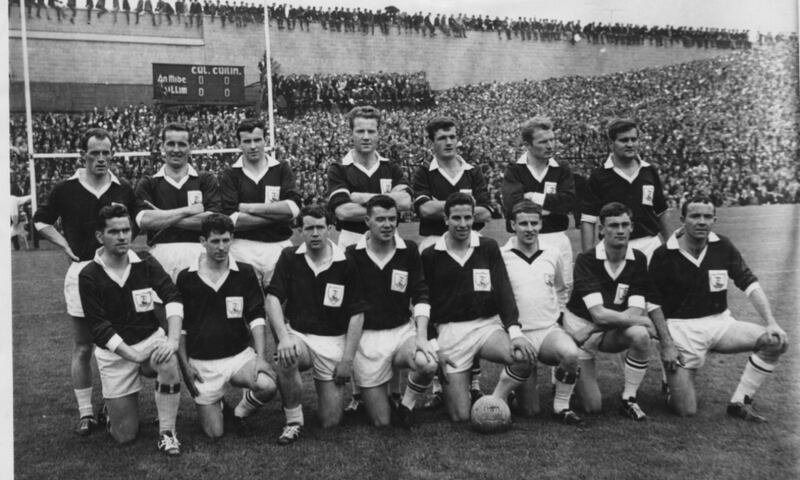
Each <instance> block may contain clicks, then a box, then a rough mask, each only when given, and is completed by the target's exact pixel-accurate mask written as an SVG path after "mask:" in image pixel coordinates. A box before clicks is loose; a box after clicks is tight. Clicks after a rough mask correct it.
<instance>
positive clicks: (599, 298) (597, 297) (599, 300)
mask: <svg viewBox="0 0 800 480" xmlns="http://www.w3.org/2000/svg"><path fill="white" fill-rule="evenodd" d="M583 303H584V304H586V308H592V307H596V306H598V305H601V306H602V305H603V295H602V294H601V293H598V292H595V293H590V294H589V295H586V296H585V297H583Z"/></svg>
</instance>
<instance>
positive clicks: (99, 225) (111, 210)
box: [94, 203, 131, 232]
mask: <svg viewBox="0 0 800 480" xmlns="http://www.w3.org/2000/svg"><path fill="white" fill-rule="evenodd" d="M120 217H125V218H127V219H128V221H130V219H131V216H130V214H129V213H128V209H127V208H125V205H123V204H121V203H112V204H111V205H106V206H105V207H103V208H101V209H100V211H99V212H97V219H96V221H95V225H94V226H95V230H96V231H98V232H102V231H104V230H105V229H106V225H107V222H108V220H110V219H112V218H120Z"/></svg>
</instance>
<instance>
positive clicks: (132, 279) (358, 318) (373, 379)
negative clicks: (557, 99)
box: [79, 193, 787, 455]
mask: <svg viewBox="0 0 800 480" xmlns="http://www.w3.org/2000/svg"><path fill="white" fill-rule="evenodd" d="M474 208H475V203H474V200H473V199H472V197H471V196H470V195H468V194H464V193H453V194H451V195H450V196H449V197H448V198H447V200H446V204H445V208H444V210H445V223H446V224H447V232H446V233H445V235H443V236H442V237H441V238H440V239H439V240H438V241H437V242H436V243H435V244H433V245H431V246H429V247H428V248H426V249H424V250H423V251H422V253H419V251H418V247H417V245H416V244H415V243H414V242H413V241H410V240H405V239H403V238H401V237H400V236H399V235H398V233H397V222H398V211H397V207H396V205H395V201H394V200H393V199H392V198H390V197H389V196H385V195H378V196H375V197H373V198H372V199H371V200H370V201H369V202H367V204H366V210H367V215H366V218H365V222H366V224H367V227H368V232H367V233H366V235H364V236H363V237H362V239H361V240H360V241H359V242H358V243H356V244H355V245H352V246H350V247H348V248H347V250H346V251H343V250H341V249H340V248H339V247H338V246H337V245H336V244H334V243H333V242H332V241H330V240H329V238H328V237H329V234H330V233H331V230H332V225H331V222H330V219H329V216H328V215H329V214H328V212H327V211H326V210H325V209H323V208H322V207H317V206H310V207H305V208H304V209H302V211H301V212H300V215H299V216H298V224H299V225H298V227H299V230H300V235H301V236H302V240H303V243H302V244H300V245H299V246H292V247H287V248H285V249H284V250H283V252H282V253H281V254H280V258H279V260H278V263H277V265H276V268H275V272H274V274H273V276H272V279H271V281H270V283H269V285H268V287H267V288H266V298H265V297H264V295H263V291H262V289H261V286H260V285H259V281H258V280H257V277H256V274H255V273H254V270H253V268H252V267H251V266H250V265H248V264H245V263H241V262H236V261H234V260H233V259H232V258H231V256H230V253H229V251H230V246H231V243H232V240H233V223H232V221H231V219H230V218H229V217H228V216H225V215H222V214H212V215H210V216H208V217H207V218H205V219H204V220H203V222H202V226H201V233H200V236H199V240H200V244H201V245H202V247H203V253H202V254H201V255H200V256H199V258H197V260H196V262H194V263H193V264H192V265H191V266H190V267H189V268H188V269H185V270H183V271H182V272H180V273H179V274H178V276H177V280H176V282H173V281H172V280H171V279H170V277H169V275H168V274H167V273H165V271H164V269H163V268H162V267H161V265H160V264H159V263H158V262H157V261H156V260H155V259H154V258H153V257H151V256H149V255H147V254H137V253H134V252H133V250H131V249H130V246H131V245H130V242H131V232H132V229H131V220H130V218H129V216H128V212H127V210H126V208H125V207H124V206H122V205H118V204H116V205H111V206H107V207H104V208H102V209H101V211H100V215H99V218H98V222H97V225H96V236H97V239H98V241H99V242H100V243H101V244H102V247H101V248H100V249H98V251H97V253H96V255H95V257H94V260H93V261H92V262H90V263H89V264H88V265H87V266H86V267H84V268H83V270H81V272H80V274H79V290H80V296H81V301H82V304H83V308H84V312H85V318H86V321H87V322H88V324H89V326H90V329H91V331H92V335H93V338H94V342H95V343H96V344H97V345H98V346H99V347H101V348H97V350H96V357H97V362H98V367H99V371H100V376H101V381H102V386H103V396H104V398H105V400H106V408H107V410H106V412H107V413H106V418H107V423H108V429H109V432H110V433H111V435H112V437H113V438H114V439H115V440H117V441H119V442H126V441H130V440H132V439H134V438H135V437H136V434H137V430H138V425H139V420H138V414H137V401H138V400H137V397H138V393H137V392H138V391H139V390H140V389H141V385H140V377H141V376H142V375H143V376H146V377H153V376H154V377H156V387H155V403H156V408H157V410H158V420H159V424H160V429H161V430H162V431H165V432H168V433H169V435H168V436H169V437H170V438H171V439H172V440H174V442H173V444H171V445H167V448H162V450H164V451H165V452H166V453H168V454H173V455H175V454H178V453H179V451H180V450H179V443H178V442H177V438H176V435H175V419H176V417H177V412H178V405H179V402H180V400H179V399H180V378H181V372H180V370H181V368H180V367H183V377H184V381H185V382H187V385H188V386H190V387H193V388H190V390H192V394H193V396H194V400H195V403H196V404H197V408H198V417H199V421H200V424H201V426H202V429H203V431H204V432H205V433H206V434H207V435H208V436H210V437H219V436H221V435H222V434H223V425H224V420H225V418H226V415H225V414H228V415H227V417H228V418H229V419H231V420H233V421H234V422H235V423H236V426H237V427H238V428H239V429H244V428H245V426H246V425H245V423H244V420H243V419H244V418H245V417H247V416H248V415H249V414H251V413H252V412H254V411H255V410H256V409H258V407H260V406H261V405H263V404H264V403H265V402H267V401H269V400H270V399H271V398H272V397H274V396H275V394H276V392H277V390H278V389H279V388H280V391H281V393H282V399H283V408H284V412H285V415H286V426H285V428H284V430H283V432H282V434H281V435H280V437H279V439H278V443H279V444H289V443H292V442H294V441H295V440H297V439H298V438H299V437H300V435H301V432H302V429H303V425H304V417H303V410H302V405H301V402H300V400H301V396H302V391H303V386H302V383H301V377H300V371H304V370H309V369H310V370H312V372H313V378H314V383H315V387H316V392H317V413H318V416H319V420H320V423H321V425H322V426H323V427H330V426H334V425H336V424H338V423H339V422H340V420H341V418H342V411H343V408H342V407H343V397H344V384H345V383H346V382H347V381H348V380H349V379H350V378H351V376H352V378H353V379H354V381H355V383H356V385H358V387H360V388H361V392H362V396H363V399H364V401H365V404H366V409H367V413H368V416H369V418H370V420H371V422H372V423H373V424H374V425H376V426H385V425H389V424H390V423H391V422H392V421H395V422H397V423H399V424H401V425H403V426H405V427H411V426H413V425H414V423H415V420H414V409H415V407H416V406H417V404H418V402H419V400H420V398H421V397H422V396H423V394H424V392H425V391H426V389H427V388H428V386H429V385H430V383H431V381H432V379H433V377H434V375H435V374H436V372H437V368H439V367H441V368H440V369H439V375H440V377H441V380H443V382H442V383H443V388H444V390H443V393H444V400H445V406H446V409H447V412H448V415H449V416H450V418H451V419H452V420H453V421H465V420H468V419H469V415H470V405H471V398H470V392H469V388H470V369H471V367H472V365H473V361H474V359H475V358H480V359H485V360H489V361H492V362H496V363H500V364H503V365H505V367H504V369H503V370H502V371H501V373H500V376H499V379H498V381H497V385H496V387H495V389H494V392H493V393H492V395H494V396H496V397H498V398H500V399H503V400H505V401H508V399H509V398H515V400H514V402H515V403H516V404H517V406H518V409H519V411H520V412H522V413H525V414H529V415H532V414H535V413H537V411H538V402H537V400H536V391H535V385H534V383H533V381H528V379H529V378H531V374H532V372H533V371H534V369H535V365H536V363H537V361H538V362H541V363H544V364H547V365H552V366H554V367H555V371H554V387H555V388H554V390H555V394H554V399H553V415H554V416H555V417H557V418H558V419H559V420H560V421H562V422H564V423H566V424H581V423H582V419H581V418H580V417H579V416H578V415H577V414H576V412H574V411H573V409H572V408H571V407H570V398H571V396H572V394H573V390H577V393H578V398H579V401H580V404H581V405H582V407H583V410H584V411H586V412H588V413H593V412H598V411H600V410H601V394H600V391H599V387H598V382H597V371H596V367H595V363H594V359H595V357H596V354H597V352H611V353H614V352H623V351H626V352H627V353H626V355H625V360H624V388H623V393H622V400H621V403H620V408H621V411H622V412H623V413H624V414H626V415H627V416H629V417H630V418H632V419H634V420H643V419H645V418H646V415H645V413H644V412H643V411H642V409H641V407H640V406H639V404H638V403H637V401H636V397H637V391H638V388H639V386H640V385H641V383H642V380H643V378H644V376H645V373H646V370H647V366H648V362H649V358H650V344H651V339H657V340H658V344H659V346H660V352H661V358H662V361H663V366H664V372H665V376H666V383H665V393H666V394H667V396H668V402H669V404H670V405H671V406H672V407H673V408H674V410H675V411H676V412H677V413H678V414H680V415H692V414H694V413H695V411H696V400H695V393H694V378H695V375H696V372H697V370H698V369H699V368H700V367H701V366H702V365H703V363H704V360H705V356H706V354H707V353H708V352H709V351H715V352H721V353H736V352H743V351H754V353H753V354H752V355H751V356H750V359H749V361H748V364H747V366H746V367H745V370H744V373H743V374H742V377H741V380H740V383H739V385H738V386H737V388H736V391H735V393H734V394H733V397H732V398H731V402H730V404H729V406H728V410H727V412H728V414H729V415H732V416H735V417H739V418H743V419H746V420H755V421H763V417H761V416H759V415H758V414H757V413H756V412H755V411H754V410H753V407H752V398H753V395H754V393H755V392H756V390H757V389H758V387H759V386H760V384H761V383H762V382H763V380H764V379H765V378H766V377H767V376H769V374H771V372H772V371H773V369H774V366H775V364H776V362H777V360H778V357H779V356H780V355H781V354H782V353H783V352H784V351H785V350H786V347H787V338H786V334H785V333H784V332H783V330H781V328H780V327H779V326H778V325H777V323H776V322H775V319H774V318H773V316H772V313H771V310H770V307H769V304H768V302H767V299H766V296H765V295H764V293H763V291H762V290H761V289H760V287H759V286H758V283H757V281H756V278H755V276H754V275H753V274H752V273H751V271H750V270H749V268H748V267H747V265H746V264H745V262H744V260H743V259H742V258H741V255H740V254H739V252H738V251H737V250H736V248H735V247H734V246H733V245H732V244H731V242H730V241H729V240H728V239H727V238H725V237H723V236H721V235H717V234H715V233H713V232H712V231H711V226H712V225H713V223H714V221H715V219H716V217H715V209H714V206H713V204H712V203H711V202H710V200H708V199H706V198H702V197H697V198H693V199H690V200H689V201H688V202H686V204H685V205H684V206H683V209H682V212H681V213H682V222H683V226H682V228H681V229H679V231H678V232H676V233H675V234H673V235H672V237H670V238H669V239H668V241H667V242H666V244H665V245H663V246H662V247H660V248H659V249H657V250H656V251H655V253H654V255H653V258H652V260H651V262H650V267H649V271H648V264H647V259H646V257H645V255H644V254H643V253H641V252H640V251H638V250H635V249H633V248H629V247H628V240H629V235H630V232H631V229H632V222H633V221H634V219H632V218H631V213H630V210H629V209H628V208H627V207H625V206H624V205H622V204H619V203H610V204H607V205H605V206H604V207H603V209H602V211H601V212H600V216H599V223H600V226H601V233H602V235H603V240H602V241H601V242H600V243H599V244H598V245H597V246H596V247H595V248H593V249H591V250H589V251H586V252H584V253H581V254H580V255H578V257H577V259H576V261H575V268H574V288H573V291H572V293H571V296H570V297H569V299H567V298H566V296H565V291H566V287H565V283H564V280H563V278H562V268H561V259H560V256H559V253H558V251H555V250H550V249H547V248H545V249H541V248H540V245H539V241H538V232H539V229H540V228H541V220H542V209H541V206H539V205H537V204H535V203H533V202H531V201H530V200H523V201H521V202H519V203H517V204H516V205H515V206H514V207H513V210H512V215H511V218H510V221H511V226H512V228H513V231H514V232H515V235H514V236H512V237H511V238H510V240H509V241H508V243H507V244H506V245H504V246H502V247H500V246H498V244H497V243H496V242H495V241H494V240H492V239H489V238H486V237H482V236H480V235H479V234H477V233H476V232H474V231H473V230H472V223H473V219H474ZM728 278H731V279H732V280H733V281H734V283H735V284H736V286H737V287H739V288H740V289H742V290H744V291H745V292H746V293H747V295H748V297H749V299H750V300H751V302H752V304H753V305H754V307H755V309H756V310H757V311H758V313H759V315H760V316H761V317H762V318H763V319H764V320H765V322H766V324H767V326H766V327H761V326H758V325H756V324H754V323H750V322H739V321H736V320H734V319H733V317H732V316H731V314H730V312H729V311H728V309H727V303H726V302H727V300H726V295H727V283H728ZM157 304H161V305H163V309H164V311H165V314H166V324H167V332H166V333H165V332H164V330H163V329H162V328H161V327H160V322H159V319H158V316H157V315H156V312H157V310H158V309H159V307H158V306H157ZM267 323H269V326H270V327H271V329H272V331H273V333H274V335H275V338H276V343H277V351H276V352H275V354H274V359H275V363H274V365H273V364H272V363H270V362H268V361H267V359H268V352H267V347H266V346H267ZM173 352H177V354H173ZM397 369H409V372H410V373H409V375H408V378H407V384H406V388H405V392H404V394H403V395H402V397H401V398H400V399H399V401H398V402H397V403H396V404H395V403H394V402H392V401H391V399H390V397H389V395H388V390H387V384H388V382H389V380H390V379H391V377H392V375H393V371H396V370H397ZM534 377H535V375H534ZM228 385H233V386H236V387H241V388H244V389H245V393H244V395H243V397H242V400H241V402H240V403H239V404H238V405H237V406H236V407H235V409H232V410H233V411H229V412H228V411H226V410H227V409H226V408H225V404H224V402H223V401H222V399H223V396H224V394H225V391H226V388H227V386H228ZM169 441H170V439H168V440H167V442H168V443H169ZM170 447H173V448H170Z"/></svg>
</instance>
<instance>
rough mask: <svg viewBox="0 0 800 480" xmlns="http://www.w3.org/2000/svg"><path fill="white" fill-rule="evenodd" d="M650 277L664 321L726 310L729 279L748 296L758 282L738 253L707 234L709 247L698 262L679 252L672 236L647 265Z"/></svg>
mask: <svg viewBox="0 0 800 480" xmlns="http://www.w3.org/2000/svg"><path fill="white" fill-rule="evenodd" d="M650 275H651V276H652V278H653V284H654V286H655V290H656V293H657V295H656V296H655V299H654V301H653V303H655V304H657V305H660V306H661V309H662V310H663V311H664V316H666V317H667V318H700V317H706V316H709V315H716V314H719V313H722V312H724V311H726V310H727V309H728V279H729V278H730V279H732V280H733V283H734V284H735V285H736V286H737V287H738V288H739V289H740V290H743V291H745V292H747V293H750V291H752V289H753V288H756V287H757V285H758V279H757V278H756V276H755V275H753V272H751V271H750V268H749V267H748V266H747V264H746V263H745V261H744V259H743V258H742V255H741V254H740V253H739V250H737V249H736V247H735V246H733V244H732V243H731V241H730V240H729V239H728V238H727V237H724V236H722V235H717V234H715V233H713V232H712V233H711V234H709V238H708V245H707V247H706V250H705V252H704V253H702V254H701V255H700V258H694V257H692V256H691V255H689V254H688V253H686V252H684V251H683V250H681V249H680V246H679V245H678V239H677V238H676V237H675V236H674V235H673V236H671V237H670V238H669V240H668V241H667V243H666V244H665V245H662V246H660V247H658V249H656V251H655V252H654V253H653V258H652V260H651V261H650Z"/></svg>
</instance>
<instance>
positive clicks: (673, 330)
mask: <svg viewBox="0 0 800 480" xmlns="http://www.w3.org/2000/svg"><path fill="white" fill-rule="evenodd" d="M735 322H736V319H734V318H733V317H732V316H731V312H730V311H729V310H725V311H724V312H722V313H720V314H717V315H709V316H707V317H701V318H688V319H687V318H681V319H675V318H670V319H667V327H668V328H669V333H670V335H672V340H673V341H674V342H675V347H676V348H677V349H678V351H679V352H681V355H683V366H684V367H686V368H700V367H702V366H703V364H704V363H705V362H706V355H707V354H708V351H709V350H713V349H714V347H715V346H716V345H717V343H719V341H720V339H721V338H722V337H723V335H725V332H727V331H728V329H729V328H730V327H731V326H732V325H733V324H734V323H735Z"/></svg>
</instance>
